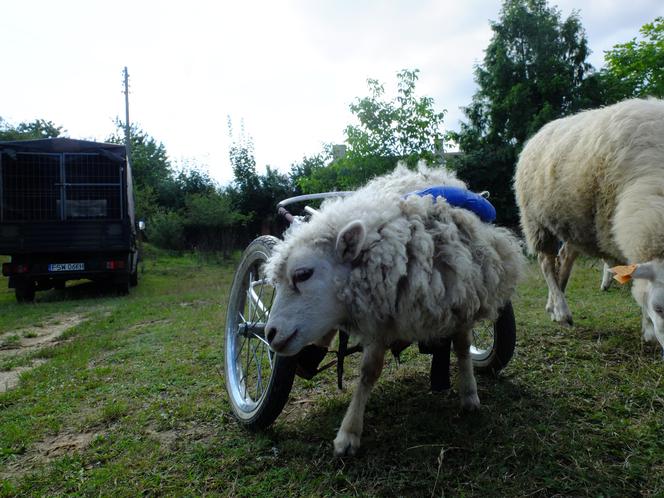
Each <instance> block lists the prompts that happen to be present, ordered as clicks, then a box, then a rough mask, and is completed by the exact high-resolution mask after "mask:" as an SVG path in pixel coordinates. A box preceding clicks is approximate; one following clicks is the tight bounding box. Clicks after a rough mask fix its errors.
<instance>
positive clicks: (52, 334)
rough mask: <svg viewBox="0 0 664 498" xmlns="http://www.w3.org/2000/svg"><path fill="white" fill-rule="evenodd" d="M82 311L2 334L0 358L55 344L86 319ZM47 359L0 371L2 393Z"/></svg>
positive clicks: (57, 316)
mask: <svg viewBox="0 0 664 498" xmlns="http://www.w3.org/2000/svg"><path fill="white" fill-rule="evenodd" d="M86 318H87V317H86V316H85V315H83V314H80V313H70V314H64V315H56V316H52V317H50V318H48V319H47V320H46V321H45V322H44V323H43V324H42V325H41V326H38V327H27V328H24V329H19V330H16V331H14V332H6V333H4V334H0V359H2V358H7V357H16V356H22V355H26V354H28V353H31V352H33V351H37V350H39V349H41V348H45V347H49V346H53V345H54V344H56V343H57V342H59V339H60V336H61V335H62V334H63V333H64V332H65V331H67V330H69V329H70V328H72V327H75V326H76V325H78V324H80V323H81V322H83V321H85V320H86ZM45 362H46V360H42V359H37V360H33V361H32V362H31V363H30V364H29V365H24V366H20V367H16V368H14V369H12V370H8V371H0V393H3V392H5V391H8V390H9V389H12V388H14V387H16V386H17V385H18V383H19V380H20V377H21V374H23V373H25V372H27V371H29V370H32V369H33V368H35V367H38V366H39V365H42V364H43V363H45Z"/></svg>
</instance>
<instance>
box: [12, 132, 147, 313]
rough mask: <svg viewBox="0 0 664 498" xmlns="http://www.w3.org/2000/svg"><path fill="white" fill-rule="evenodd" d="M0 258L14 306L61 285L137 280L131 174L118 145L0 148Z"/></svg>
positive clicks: (125, 288)
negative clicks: (3, 257) (8, 258)
mask: <svg viewBox="0 0 664 498" xmlns="http://www.w3.org/2000/svg"><path fill="white" fill-rule="evenodd" d="M0 182H1V183H0V254H3V255H9V256H11V262H9V263H4V264H3V265H2V274H3V275H5V276H7V277H9V287H10V288H13V289H15V291H16V299H17V300H18V301H19V302H23V301H32V300H33V299H34V297H35V291H38V290H46V289H51V288H63V287H64V286H65V282H66V281H67V280H75V279H83V278H85V279H91V280H95V281H104V282H107V283H109V284H111V285H113V286H115V287H116V288H117V290H118V291H119V292H120V293H123V294H126V293H127V292H129V286H130V285H136V284H137V282H138V280H137V277H138V273H137V264H138V247H137V239H136V224H135V219H134V218H135V217H134V195H133V190H132V178H131V167H130V165H129V163H128V161H127V154H126V150H125V146H124V145H117V144H106V143H97V142H89V141H84V140H72V139H69V138H50V139H44V140H22V141H14V142H0Z"/></svg>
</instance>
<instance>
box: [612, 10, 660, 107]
mask: <svg viewBox="0 0 664 498" xmlns="http://www.w3.org/2000/svg"><path fill="white" fill-rule="evenodd" d="M639 32H640V33H641V39H640V40H637V39H636V38H632V39H631V40H630V41H628V42H626V43H620V44H618V45H615V46H614V47H613V48H612V49H611V50H607V51H606V52H605V53H604V60H605V62H606V68H605V69H604V70H603V71H602V75H603V76H604V78H605V83H606V86H607V94H608V98H607V99H608V100H609V101H611V102H616V101H618V100H622V99H625V98H630V97H644V96H654V97H659V98H664V18H663V17H657V18H655V20H654V21H653V22H651V23H647V24H644V25H643V26H642V27H641V29H640V30H639Z"/></svg>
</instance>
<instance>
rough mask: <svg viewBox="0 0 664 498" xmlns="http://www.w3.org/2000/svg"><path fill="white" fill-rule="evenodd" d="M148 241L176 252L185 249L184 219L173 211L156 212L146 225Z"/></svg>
mask: <svg viewBox="0 0 664 498" xmlns="http://www.w3.org/2000/svg"><path fill="white" fill-rule="evenodd" d="M146 232H147V234H146V235H147V238H148V240H149V241H150V242H151V243H152V244H154V245H156V246H158V247H161V248H164V249H173V250H176V251H179V250H182V249H184V248H185V239H184V219H183V218H182V216H181V215H180V214H178V213H176V212H174V211H166V212H158V213H156V214H155V215H154V216H153V217H152V218H151V219H150V222H149V223H148V224H147V227H146Z"/></svg>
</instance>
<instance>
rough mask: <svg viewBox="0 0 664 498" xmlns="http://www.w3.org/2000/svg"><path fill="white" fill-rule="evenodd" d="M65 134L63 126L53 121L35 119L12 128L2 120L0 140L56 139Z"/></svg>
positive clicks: (0, 120) (0, 121)
mask: <svg viewBox="0 0 664 498" xmlns="http://www.w3.org/2000/svg"><path fill="white" fill-rule="evenodd" d="M63 133H64V130H63V128H62V126H57V125H56V124H54V123H53V122H52V121H46V120H45V119H35V120H34V121H30V122H29V123H19V124H18V125H16V126H12V125H11V124H9V123H8V122H7V121H5V120H4V119H2V118H0V140H3V141H4V140H36V139H40V138H56V137H59V136H61V135H62V134H63Z"/></svg>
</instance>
